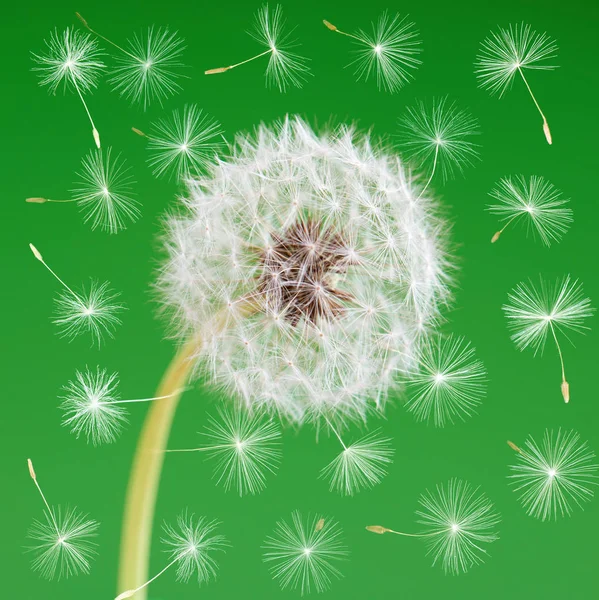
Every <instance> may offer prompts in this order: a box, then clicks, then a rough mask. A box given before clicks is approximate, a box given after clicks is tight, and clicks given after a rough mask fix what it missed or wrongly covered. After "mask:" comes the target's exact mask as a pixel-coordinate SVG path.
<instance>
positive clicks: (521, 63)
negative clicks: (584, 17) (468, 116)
mask: <svg viewBox="0 0 599 600" xmlns="http://www.w3.org/2000/svg"><path fill="white" fill-rule="evenodd" d="M556 53H557V45H556V43H555V41H554V40H553V39H552V38H550V37H549V36H548V35H547V34H546V33H542V34H538V33H537V32H536V31H534V30H533V29H532V28H531V26H530V25H525V24H524V23H521V24H517V25H515V26H512V25H510V26H509V27H508V28H507V29H506V28H503V27H500V28H499V31H498V32H492V33H491V35H490V36H489V37H487V38H486V39H485V40H484V41H483V42H482V44H481V49H480V53H479V55H478V57H477V59H476V76H477V77H478V80H479V85H480V87H482V88H484V89H487V90H488V91H489V92H490V93H492V94H498V95H499V96H500V97H501V96H503V94H504V93H505V92H506V91H507V90H508V89H509V88H510V87H511V85H512V82H513V80H514V75H515V74H516V73H517V72H518V71H519V70H520V69H535V70H551V69H555V68H556V67H555V66H553V65H548V64H546V63H545V62H544V61H546V60H550V59H552V58H555V55H556Z"/></svg>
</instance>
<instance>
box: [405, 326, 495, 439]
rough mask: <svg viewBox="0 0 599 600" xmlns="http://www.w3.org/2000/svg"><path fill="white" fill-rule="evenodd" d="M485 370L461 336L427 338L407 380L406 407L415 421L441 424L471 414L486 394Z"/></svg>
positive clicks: (441, 425)
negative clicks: (415, 366)
mask: <svg viewBox="0 0 599 600" xmlns="http://www.w3.org/2000/svg"><path fill="white" fill-rule="evenodd" d="M486 381H487V372H486V370H485V367H484V365H483V363H482V362H481V361H480V360H478V359H477V358H476V354H475V350H474V348H472V346H471V345H470V344H469V343H468V342H466V341H465V340H464V338H461V337H454V336H453V335H452V336H450V337H448V338H438V339H436V340H434V341H427V342H426V343H425V344H424V348H423V350H422V352H421V354H420V365H419V368H418V371H417V372H416V373H415V374H414V375H413V376H411V377H410V379H409V380H408V388H407V390H408V397H409V399H408V402H407V408H408V410H409V411H410V412H411V413H414V415H415V417H416V419H418V420H419V421H424V420H426V421H430V420H432V421H433V423H434V424H435V426H436V427H444V426H445V424H446V423H447V422H448V421H449V422H450V423H452V424H453V423H454V422H455V418H456V417H457V418H459V419H461V420H464V419H465V418H466V417H469V416H471V415H472V413H473V412H474V411H475V410H476V407H477V406H478V405H479V404H480V403H481V401H482V399H483V398H484V397H485V395H486Z"/></svg>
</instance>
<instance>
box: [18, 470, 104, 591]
mask: <svg viewBox="0 0 599 600" xmlns="http://www.w3.org/2000/svg"><path fill="white" fill-rule="evenodd" d="M27 466H28V468H29V474H30V476H31V479H33V483H35V487H36V488H37V490H38V492H39V493H40V496H41V497H42V500H43V502H44V506H45V507H46V510H45V511H44V517H45V520H44V521H34V522H33V525H32V527H31V529H30V530H29V537H30V538H31V539H33V540H35V542H36V545H35V546H33V547H32V548H30V550H31V551H32V552H34V553H35V558H34V560H33V563H32V568H33V570H34V571H38V572H39V573H40V574H41V576H42V577H44V578H46V579H53V578H54V576H55V575H56V574H57V573H58V578H59V579H60V578H61V577H63V576H64V577H70V576H72V575H77V574H78V573H85V574H88V573H89V571H90V563H91V560H92V558H93V557H94V555H95V554H96V550H95V548H96V544H95V543H94V542H93V538H94V537H95V536H96V535H97V530H98V527H99V524H98V523H97V522H96V521H92V520H91V519H88V518H87V515H84V514H82V513H80V512H79V511H77V509H68V510H67V511H65V512H64V513H63V512H61V510H60V509H58V510H55V509H54V508H52V507H51V506H50V505H49V504H48V501H47V500H46V497H45V496H44V493H43V492H42V488H41V487H40V485H39V482H38V480H37V476H36V473H35V470H34V469H33V463H32V462H31V460H30V459H27Z"/></svg>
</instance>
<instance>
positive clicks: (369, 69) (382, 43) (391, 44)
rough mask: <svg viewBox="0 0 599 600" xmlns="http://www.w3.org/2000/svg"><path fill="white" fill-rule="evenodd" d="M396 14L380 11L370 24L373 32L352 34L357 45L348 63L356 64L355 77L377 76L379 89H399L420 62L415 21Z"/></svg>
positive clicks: (361, 31) (395, 90)
mask: <svg viewBox="0 0 599 600" xmlns="http://www.w3.org/2000/svg"><path fill="white" fill-rule="evenodd" d="M406 19H407V17H400V15H398V14H396V15H394V16H393V17H391V16H389V14H388V13H386V12H385V13H383V14H382V15H381V16H380V17H379V19H378V21H377V22H376V24H375V23H372V32H371V33H369V32H366V31H363V30H360V31H358V32H357V33H356V34H355V35H353V36H351V37H353V38H354V40H355V41H356V42H357V44H358V45H359V49H357V50H356V51H355V52H354V54H355V56H356V58H355V59H354V60H353V61H352V62H351V63H350V64H349V65H348V66H352V65H353V66H355V74H356V76H357V78H358V80H360V79H364V80H368V79H370V78H371V77H372V78H374V79H376V83H377V87H378V89H379V90H385V91H388V92H391V93H394V92H398V91H399V90H400V89H401V88H402V87H403V86H404V85H405V84H406V83H408V82H409V81H410V80H411V79H412V78H413V75H412V70H413V69H416V68H417V67H418V66H419V65H420V64H421V62H422V61H420V59H419V58H418V55H419V54H420V52H421V51H422V49H421V47H420V44H421V42H420V40H419V39H418V31H417V30H416V27H415V25H414V23H411V22H409V21H407V20H406Z"/></svg>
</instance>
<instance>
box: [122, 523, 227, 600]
mask: <svg viewBox="0 0 599 600" xmlns="http://www.w3.org/2000/svg"><path fill="white" fill-rule="evenodd" d="M218 525H219V523H218V521H209V520H208V519H206V518H205V517H199V518H196V517H195V516H194V515H188V514H187V513H183V514H182V515H181V516H180V517H179V518H178V519H177V526H176V527H173V526H171V525H169V524H168V523H165V524H164V525H163V526H162V529H163V532H164V537H163V538H162V543H163V544H165V545H166V546H167V547H168V550H167V552H168V553H169V554H170V562H169V563H168V564H167V565H166V567H164V568H163V569H162V570H161V571H159V572H158V573H157V574H156V575H154V576H153V577H152V578H151V579H149V580H148V581H146V582H145V583H143V584H142V585H140V586H139V587H137V588H135V589H133V590H126V591H124V592H122V593H121V594H119V595H118V596H117V597H116V598H115V600H124V599H125V598H131V597H132V596H134V595H135V594H136V593H137V592H139V591H140V590H142V589H144V588H145V587H147V586H148V585H150V584H151V583H152V582H153V581H155V580H156V579H158V577H160V576H161V575H162V574H163V573H165V572H166V571H167V570H168V569H170V568H171V567H173V566H176V567H177V581H182V582H185V583H187V582H188V581H189V580H190V579H191V577H192V576H193V575H194V574H195V575H196V577H197V580H198V585H202V584H203V583H207V582H208V581H210V579H213V578H215V577H216V573H217V569H218V565H217V562H216V559H215V558H214V554H215V553H216V552H223V551H224V549H225V547H226V546H228V543H227V541H226V539H225V537H224V536H222V535H216V534H215V531H216V528H217V527H218Z"/></svg>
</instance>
